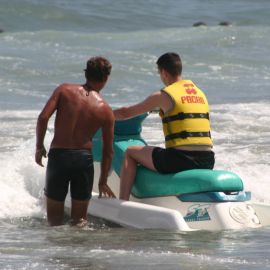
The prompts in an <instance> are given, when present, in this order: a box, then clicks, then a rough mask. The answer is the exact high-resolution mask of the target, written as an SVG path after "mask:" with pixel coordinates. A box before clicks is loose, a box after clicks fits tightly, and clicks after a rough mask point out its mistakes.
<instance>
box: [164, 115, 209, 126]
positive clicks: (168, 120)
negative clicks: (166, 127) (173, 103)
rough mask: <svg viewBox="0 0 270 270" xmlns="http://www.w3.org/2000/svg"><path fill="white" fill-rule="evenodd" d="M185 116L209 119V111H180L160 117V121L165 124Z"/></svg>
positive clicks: (185, 117) (182, 118)
mask: <svg viewBox="0 0 270 270" xmlns="http://www.w3.org/2000/svg"><path fill="white" fill-rule="evenodd" d="M187 118H191V119H194V118H205V119H208V120H209V113H183V112H180V113H178V114H175V115H172V116H167V117H164V118H163V119H162V123H163V124H166V123H168V122H172V121H176V120H184V119H187Z"/></svg>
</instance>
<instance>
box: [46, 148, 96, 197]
mask: <svg viewBox="0 0 270 270" xmlns="http://www.w3.org/2000/svg"><path fill="white" fill-rule="evenodd" d="M93 180H94V166H93V157H92V152H91V150H84V149H83V150H81V149H58V148H53V149H50V151H49V154H48V165H47V172H46V185H45V189H44V191H45V195H46V196H47V197H48V198H50V199H53V200H57V201H64V200H65V198H66V195H67V193H68V187H69V183H70V194H71V198H72V199H74V200H81V201H82V200H90V198H91V193H92V188H93Z"/></svg>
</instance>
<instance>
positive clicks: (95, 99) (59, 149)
mask: <svg viewBox="0 0 270 270" xmlns="http://www.w3.org/2000/svg"><path fill="white" fill-rule="evenodd" d="M110 72H111V64H110V62H109V61H108V60H107V59H105V58H103V57H93V58H91V59H89V60H88V62H87V67H86V69H85V77H86V83H85V84H84V85H78V84H62V85H60V86H59V87H57V88H56V89H55V91H54V92H53V94H52V96H51V97H50V98H49V100H48V102H47V104H46V105H45V107H44V108H43V110H42V112H41V113H40V115H39V117H38V120H37V127H36V154H35V161H36V163H37V164H38V165H40V166H42V167H43V164H42V157H46V149H45V147H44V143H43V142H44V137H45V133H46V130H47V124H48V121H49V119H50V117H51V116H52V114H53V113H54V112H55V111H56V117H55V124H54V137H53V140H52V142H51V146H50V151H49V153H48V164H47V172H46V185H45V189H44V190H45V195H46V205H47V219H48V223H49V224H50V225H51V226H56V225H61V224H63V218H64V203H65V198H66V195H67V192H68V188H69V184H70V193H71V198H72V206H71V219H72V223H73V224H74V225H76V224H77V225H79V224H85V223H86V220H87V208H88V204H89V200H90V198H91V193H92V187H93V177H94V169H93V158H92V153H91V148H92V138H93V136H94V134H95V133H96V131H97V130H98V129H99V128H101V129H102V138H103V152H102V162H101V174H100V178H99V196H100V197H101V196H102V195H104V196H105V197H115V195H114V193H113V192H112V191H111V189H110V187H109V186H108V185H107V177H108V172H109V170H110V167H111V162H112V156H113V146H112V143H113V131H114V115H113V112H112V109H111V108H110V106H109V105H108V104H107V103H106V101H105V100H104V99H103V98H102V97H101V95H100V94H99V92H100V91H101V89H102V88H103V87H104V86H105V84H106V82H107V80H108V78H109V75H110Z"/></svg>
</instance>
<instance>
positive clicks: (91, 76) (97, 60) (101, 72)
mask: <svg viewBox="0 0 270 270" xmlns="http://www.w3.org/2000/svg"><path fill="white" fill-rule="evenodd" d="M111 69H112V64H111V63H110V62H109V61H108V60H107V59H106V58H104V57H102V56H96V57H92V58H90V59H89V60H88V61H87V64H86V69H85V70H84V71H85V78H86V79H87V80H90V81H95V82H104V81H106V80H107V79H108V76H109V75H110V74H111Z"/></svg>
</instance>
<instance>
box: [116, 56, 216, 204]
mask: <svg viewBox="0 0 270 270" xmlns="http://www.w3.org/2000/svg"><path fill="white" fill-rule="evenodd" d="M157 66H158V71H159V74H160V78H161V80H162V82H163V83H164V85H165V87H164V88H163V89H162V90H160V91H157V92H154V93H153V94H151V95H150V96H148V97H147V98H146V99H145V100H144V101H142V102H140V103H138V104H135V105H132V106H129V107H122V108H120V109H116V110H114V116H115V118H116V119H117V120H124V119H127V118H131V117H134V116H136V115H139V114H142V113H145V112H149V111H152V110H154V109H156V108H159V110H160V112H159V115H160V117H161V120H162V124H163V132H164V137H165V146H166V148H165V149H164V148H161V147H153V146H130V147H129V148H128V149H127V151H126V153H125V158H124V161H123V165H122V171H121V176H120V178H121V185H120V196H119V197H120V199H122V200H129V196H130V192H131V188H132V185H133V182H134V179H135V176H136V168H137V164H141V165H143V166H145V167H147V168H149V169H151V170H154V171H157V172H159V173H176V172H180V171H185V170H191V169H213V167H214V163H215V154H214V152H213V151H212V147H213V142H212V139H211V133H210V121H209V107H208V101H207V98H206V96H205V95H204V93H203V92H202V91H201V90H200V89H199V88H198V87H197V86H196V85H195V84H194V83H193V82H192V81H190V80H184V79H182V75H181V74H182V62H181V59H180V57H179V55H178V54H176V53H165V54H163V55H162V56H160V57H159V59H158V61H157Z"/></svg>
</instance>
